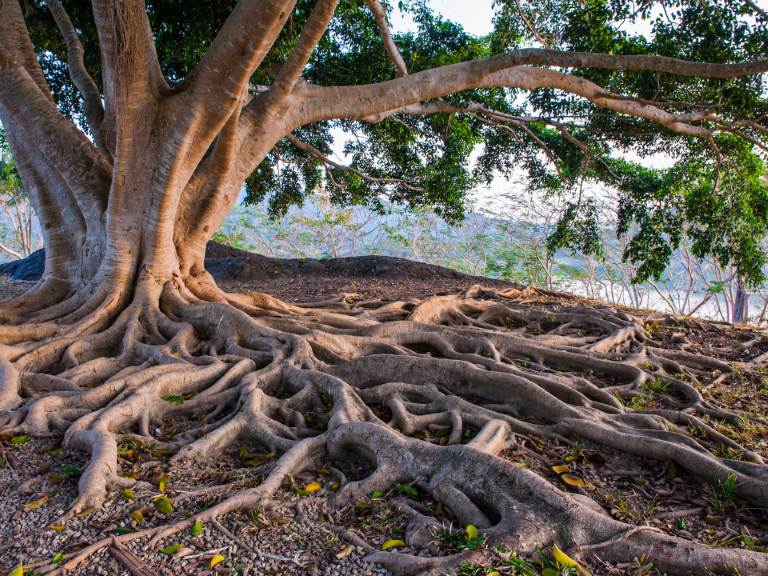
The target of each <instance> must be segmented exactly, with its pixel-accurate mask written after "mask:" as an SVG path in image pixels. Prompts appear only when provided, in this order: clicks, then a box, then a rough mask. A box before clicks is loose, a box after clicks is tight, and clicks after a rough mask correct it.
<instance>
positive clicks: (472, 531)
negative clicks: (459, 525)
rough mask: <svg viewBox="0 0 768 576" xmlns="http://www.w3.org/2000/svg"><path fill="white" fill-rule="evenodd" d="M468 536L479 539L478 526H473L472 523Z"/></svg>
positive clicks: (468, 527) (471, 538) (468, 528)
mask: <svg viewBox="0 0 768 576" xmlns="http://www.w3.org/2000/svg"><path fill="white" fill-rule="evenodd" d="M467 537H468V538H469V539H470V540H477V528H475V527H474V526H472V524H469V525H468V526H467Z"/></svg>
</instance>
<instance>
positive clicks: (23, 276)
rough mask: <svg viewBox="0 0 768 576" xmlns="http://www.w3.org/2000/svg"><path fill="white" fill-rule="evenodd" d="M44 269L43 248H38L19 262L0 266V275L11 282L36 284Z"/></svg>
mask: <svg viewBox="0 0 768 576" xmlns="http://www.w3.org/2000/svg"><path fill="white" fill-rule="evenodd" d="M44 269H45V248H40V250H36V251H34V252H32V254H30V255H29V256H27V257H26V258H22V259H21V260H12V261H11V262H6V263H4V264H0V275H3V276H8V277H9V278H12V279H13V280H24V281H27V282H29V281H32V282H36V281H37V280H40V278H41V277H42V275H43V270H44Z"/></svg>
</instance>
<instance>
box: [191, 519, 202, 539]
mask: <svg viewBox="0 0 768 576" xmlns="http://www.w3.org/2000/svg"><path fill="white" fill-rule="evenodd" d="M202 533H203V525H202V524H200V520H195V525H194V526H192V528H190V529H189V535H190V536H200V534H202Z"/></svg>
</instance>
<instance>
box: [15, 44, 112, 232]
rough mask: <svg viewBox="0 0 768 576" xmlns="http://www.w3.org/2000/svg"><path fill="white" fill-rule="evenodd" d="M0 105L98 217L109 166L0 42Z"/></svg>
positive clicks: (102, 207) (102, 209)
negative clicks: (0, 80) (0, 79)
mask: <svg viewBox="0 0 768 576" xmlns="http://www.w3.org/2000/svg"><path fill="white" fill-rule="evenodd" d="M0 77H2V79H3V81H2V82H0V106H1V107H2V110H3V116H4V118H3V120H7V119H8V118H6V117H10V119H13V120H15V121H16V123H17V124H18V126H19V128H20V130H22V131H23V132H24V134H25V135H26V137H27V138H28V139H29V141H30V142H31V143H32V144H33V145H34V146H35V147H36V148H38V149H39V150H40V151H41V152H42V154H44V155H45V157H46V158H47V161H48V162H49V163H50V164H51V166H53V167H54V168H55V169H56V171H57V172H58V173H59V174H60V175H61V177H62V178H63V179H64V181H65V182H66V183H67V185H69V187H70V188H71V189H72V191H73V193H74V194H75V195H76V197H77V200H78V205H79V206H80V209H81V210H82V212H83V214H84V215H89V216H91V217H92V218H87V219H88V220H91V221H92V220H93V218H95V219H96V221H97V222H98V221H100V219H101V216H102V215H103V214H104V212H105V210H106V207H107V198H108V193H109V187H110V183H111V181H112V167H111V166H110V165H109V163H108V162H107V161H106V160H105V159H104V157H103V156H102V155H101V154H100V153H99V151H98V150H97V149H96V147H95V146H94V145H93V143H91V141H90V140H88V138H87V137H86V136H85V135H84V134H83V133H82V132H81V131H80V130H78V129H77V128H76V127H75V126H74V124H72V123H71V122H70V121H69V120H67V119H66V118H65V117H64V116H63V115H62V114H61V113H60V112H59V111H58V109H57V108H56V105H55V104H54V103H53V102H52V101H50V100H48V99H47V98H45V97H44V95H43V94H42V93H41V91H40V89H39V87H38V86H37V85H36V84H35V82H34V80H33V79H32V77H31V76H30V75H29V73H28V72H27V71H26V70H25V69H24V67H23V66H22V65H21V64H20V63H19V62H18V61H17V60H16V59H15V58H14V57H13V55H12V54H11V53H10V52H8V51H7V50H6V49H5V48H4V47H3V46H2V45H0Z"/></svg>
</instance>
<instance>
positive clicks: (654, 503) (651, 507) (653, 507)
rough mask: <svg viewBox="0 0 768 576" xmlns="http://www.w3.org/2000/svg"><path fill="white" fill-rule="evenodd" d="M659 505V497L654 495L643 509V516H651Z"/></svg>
mask: <svg viewBox="0 0 768 576" xmlns="http://www.w3.org/2000/svg"><path fill="white" fill-rule="evenodd" d="M660 505H661V502H659V495H658V494H654V495H653V499H652V500H651V501H650V502H648V506H647V507H646V508H645V515H646V516H650V515H651V514H653V511H654V510H656V508H658V507H659V506H660Z"/></svg>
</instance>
